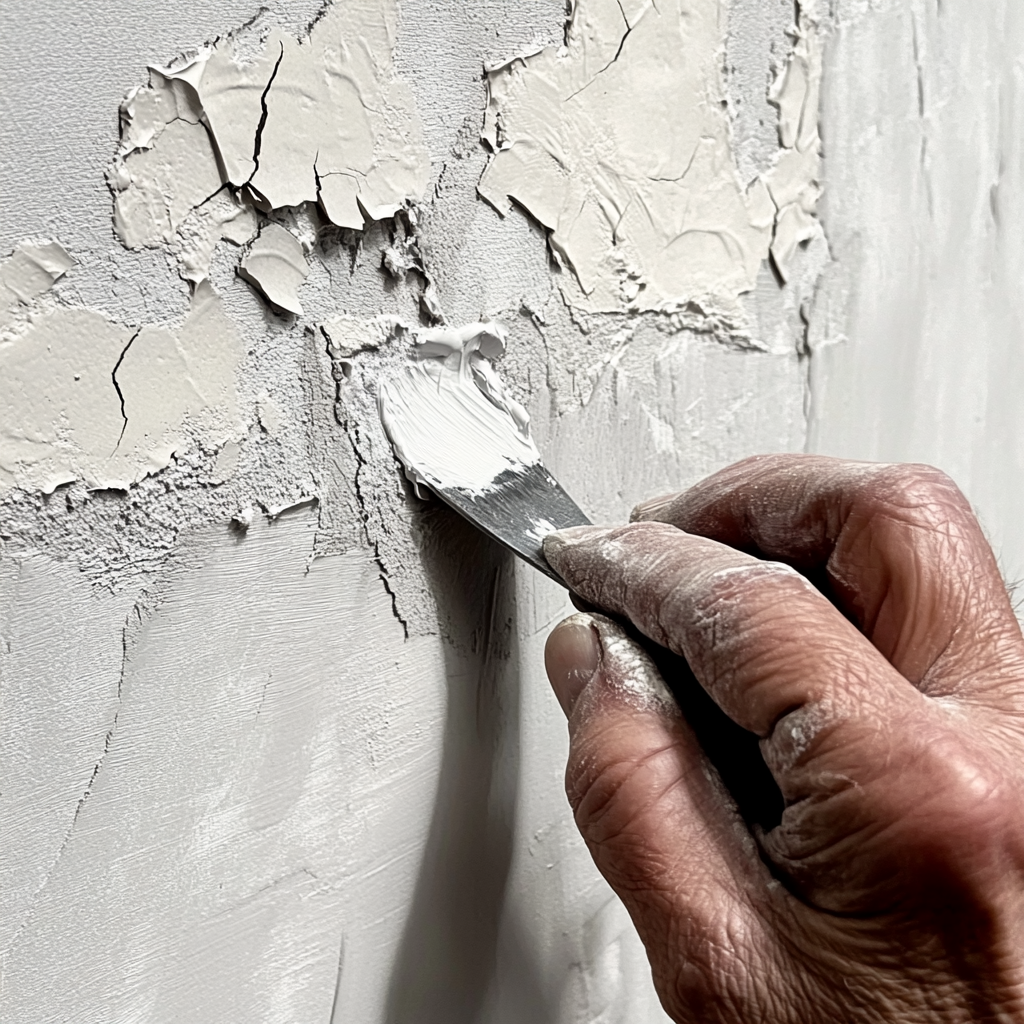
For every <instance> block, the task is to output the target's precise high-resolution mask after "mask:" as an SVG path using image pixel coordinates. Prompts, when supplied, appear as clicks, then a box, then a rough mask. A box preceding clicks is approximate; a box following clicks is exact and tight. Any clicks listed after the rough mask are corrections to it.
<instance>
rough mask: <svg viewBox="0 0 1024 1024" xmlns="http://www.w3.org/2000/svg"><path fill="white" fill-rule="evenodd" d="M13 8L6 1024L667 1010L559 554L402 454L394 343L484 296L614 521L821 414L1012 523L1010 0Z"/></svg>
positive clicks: (526, 388) (5, 350) (3, 451)
mask: <svg viewBox="0 0 1024 1024" xmlns="http://www.w3.org/2000/svg"><path fill="white" fill-rule="evenodd" d="M961 8H962V9H961ZM958 14H959V16H960V21H959V22H958V20H957V15H958ZM7 21H8V23H9V24H8V25H7V26H6V31H5V34H4V38H3V41H2V43H0V45H2V46H3V48H4V51H3V56H2V60H0V66H2V67H3V68H4V69H5V72H4V75H5V80H4V83H3V88H2V90H0V97H2V99H0V103H2V104H3V111H4V127H3V145H2V146H0V164H2V168H0V200H2V205H3V216H2V218H0V235H2V238H0V250H2V256H7V255H8V254H10V259H9V260H7V262H6V263H4V264H3V266H2V267H0V305H2V307H3V308H2V309H0V750H2V752H3V753H2V758H3V763H2V768H0V771H2V777H3V785H2V787H0V819H2V821H3V831H4V836H5V841H4V843H3V847H2V849H0V1019H3V1020H4V1021H7V1020H10V1021H12V1022H13V1021H22V1020H38V1021H46V1020H63V1019H73V1020H80V1021H107V1020H143V1021H164V1020H166V1021H177V1020H181V1019H188V1020H194V1021H210V1022H215V1021H216V1022H220V1021H225V1020H235V1019H247V1020H266V1021H281V1022H285V1021H288V1022H291V1021H298V1020H302V1021H305V1020H325V1021H326V1020H334V1021H335V1022H341V1021H360V1022H363V1021H366V1022H372V1021H382V1022H385V1021H386V1022H388V1024H401V1022H409V1024H412V1022H416V1024H433V1022H437V1024H458V1022H467V1024H468V1022H471V1021H481V1022H483V1021H486V1022H488V1024H492V1022H493V1024H498V1022H509V1024H512V1022H521V1021H524V1020H530V1021H537V1022H542V1021H551V1022H570V1021H597V1020H600V1021H607V1022H627V1021H628V1022H636V1021H647V1020H650V1021H655V1020H660V1019H663V1018H662V1015H661V1012H660V1010H659V1009H658V1007H657V1001H656V998H655V996H654V994H653V992H652V990H651V988H650V983H649V980H648V975H647V966H646V961H645V958H644V955H643V951H642V949H641V948H640V947H639V945H638V942H637V940H636V939H635V937H634V936H633V934H632V932H631V928H630V925H629V922H628V919H627V918H626V916H625V913H624V911H623V910H622V908H621V906H620V904H619V903H618V901H617V900H616V899H615V898H614V897H613V896H612V894H611V893H610V891H609V890H608V888H607V886H605V884H604V883H603V882H602V881H601V879H600V878H599V877H598V876H597V875H596V874H595V872H594V870H593V868H592V867H591V866H590V864H589V858H588V855H587V854H586V851H585V850H584V848H583V846H582V844H581V842H580V841H579V840H578V838H577V837H576V835H575V834H574V829H573V826H572V822H571V820H570V816H569V813H568V810H567V807H566V805H565V801H564V797H563V795H562V791H561V775H562V769H563V764H564V755H565V743H566V741H565V729H564V723H563V722H562V720H561V716H560V712H559V711H558V708H557V706H556V704H555V702H554V700H553V699H552V698H551V696H550V694H549V692H548V688H547V684H546V682H545V680H544V678H543V669H542V664H541V651H542V647H543V642H544V638H545V636H546V633H547V631H548V629H549V628H550V626H551V625H552V624H553V623H554V622H555V621H557V619H558V618H559V616H560V615H562V614H563V613H564V612H565V611H566V609H567V602H566V600H565V596H564V593H563V592H562V591H560V590H559V589H558V588H557V587H556V586H555V585H554V584H552V583H550V582H549V581H547V580H546V579H542V578H540V577H539V576H538V575H537V574H534V573H532V572H530V571H527V570H525V569H524V568H523V567H521V566H519V565H515V564H513V563H512V561H511V560H510V559H509V558H508V557H507V556H505V555H504V554H503V553H502V552H500V551H498V550H496V549H495V548H494V547H493V546H491V545H490V544H489V543H487V542H486V541H484V540H483V539H481V538H480V537H478V536H477V535H475V534H474V533H473V531H471V530H470V529H469V528H468V527H466V526H465V525H463V524H462V523H461V522H460V521H458V520H457V519H456V518H455V517H454V516H453V515H452V514H451V513H449V512H448V511H447V510H446V509H444V508H443V507H439V506H438V505H437V504H436V503H432V502H422V501H420V500H418V499H417V498H416V497H415V496H414V495H413V494H412V493H411V491H410V489H409V488H408V486H407V485H406V484H405V483H404V481H403V480H402V478H401V476H400V474H399V473H398V471H397V469H396V466H395V463H394V460H393V459H392V457H391V453H390V451H389V450H388V448H387V445H386V442H385V441H384V438H383V436H382V434H381V431H380V428H379V424H378V422H377V419H376V412H375V405H374V389H375V383H376V380H377V378H378V376H379V374H380V373H382V372H384V371H386V369H387V367H388V366H389V365H392V364H393V362H394V361H395V360H396V359H399V358H402V357H403V352H404V347H405V346H406V345H407V344H408V336H409V332H410V331H414V330H415V329H416V328H417V326H419V325H427V324H431V323H437V322H447V323H450V324H454V325H458V324H461V323H465V322H468V321H472V320H476V319H479V318H481V317H494V318H498V319H500V320H502V321H503V322H504V323H505V324H506V325H507V326H508V328H509V334H510V342H509V351H508V354H507V356H506V357H505V359H504V360H503V362H502V364H501V371H502V374H503V376H504V378H505V380H506V381H507V382H508V384H509V385H510V387H511V388H512V389H513V390H514V391H515V393H516V395H517V396H518V397H519V398H520V399H521V400H522V401H523V402H524V403H525V404H526V405H527V407H528V408H529V410H530V412H531V414H532V417H533V432H534V436H535V438H536V440H537V443H538V445H539V447H540V449H541V451H542V452H543V453H544V456H545V459H546V461H547V462H548V464H549V465H550V467H551V468H552V470H553V471H554V472H555V473H556V475H558V476H559V477H560V478H561V479H562V480H563V482H564V483H565V485H566V487H567V489H568V490H569V491H570V492H571V493H572V494H573V495H574V496H575V497H576V498H577V499H578V501H579V502H580V504H581V505H582V506H583V507H584V508H586V509H588V510H589V511H591V512H592V514H593V515H594V517H595V518H597V519H599V520H601V519H605V520H611V519H621V518H622V517H623V516H625V514H626V513H627V510H628V508H629V507H630V505H631V504H632V503H633V502H635V501H636V500H638V499H640V498H642V497H644V496H646V495H649V494H651V493H655V492H658V491H664V490H668V489H674V488H677V487H681V486H685V485H686V484H688V483H690V482H692V481H694V480H696V479H697V478H699V477H700V476H702V475H704V474H706V473H708V472H710V471H712V470H714V469H715V468H718V467H719V466H721V465H724V464H726V463H728V462H730V461H732V460H734V459H736V458H739V457H741V456H743V455H746V454H750V453H752V452H757V451H772V450H798V449H801V448H803V447H804V446H805V445H806V444H807V443H808V441H807V429H808V427H807V418H806V409H807V408H808V407H810V408H811V409H812V413H813V424H812V426H813V431H812V438H811V443H812V444H813V445H815V446H818V447H819V448H824V449H826V450H842V451H854V452H856V453H862V454H866V455H875V454H882V455H889V454H897V455H901V456H902V455H905V454H915V455H917V454H919V453H922V454H925V455H928V456H930V455H931V453H932V452H933V451H936V450H937V449H935V448H934V447H929V446H930V445H932V444H933V441H934V438H935V437H942V438H944V440H943V442H942V443H943V445H944V447H942V448H941V450H940V451H939V455H940V456H941V459H942V460H943V461H944V462H945V464H946V465H947V466H948V467H949V468H952V469H953V470H954V471H956V472H957V473H958V474H959V475H960V476H961V478H962V479H963V477H964V474H967V475H968V476H969V480H964V482H965V483H970V484H971V486H972V487H974V488H976V491H977V493H978V495H979V496H980V500H981V501H982V503H983V505H984V509H985V511H986V513H987V514H988V518H989V521H990V522H991V523H994V524H995V529H996V531H997V532H998V531H1000V530H1002V529H1003V528H1004V525H1005V524H1006V523H1008V522H1009V518H1008V517H1007V516H1006V514H1005V513H1006V510H1007V509H1008V508H1009V507H1010V506H1009V505H1008V504H1005V503H1003V504H1000V501H1001V500H1002V499H1003V498H1004V497H1005V496H1006V495H1007V494H1009V492H1010V485H1009V484H1006V483H1005V482H1003V481H1001V480H1000V479H998V478H996V477H994V476H993V474H992V465H993V462H992V457H991V455H990V454H989V453H988V452H986V450H985V449H984V448H983V447H982V445H983V444H985V443H995V442H994V441H993V440H992V439H993V438H994V439H996V440H997V441H999V443H1002V444H1005V443H1006V438H1007V436H1008V434H1007V432H1008V431H1009V430H1010V429H1011V427H1012V417H1013V416H1015V415H1019V413H1016V412H1015V411H1014V410H1015V407H1014V406H1013V405H1011V404H1009V402H1008V401H1007V396H1008V395H1009V394H1010V393H1011V382H1012V379H1013V378H1012V373H1011V369H1012V366H1013V365H1015V364H1013V360H1014V358H1016V357H1015V356H1014V355H1013V351H1015V350H1013V349H1011V347H1010V344H1009V342H1010V340H1011V339H1012V338H1013V337H1014V334H1013V332H1014V331H1016V330H1017V329H1018V328H1019V323H1018V322H1016V321H1014V319H1013V317H1014V315H1015V314H1014V309H1015V307H1014V303H1015V302H1019V299H1018V298H1017V297H1016V296H1017V293H1016V292H1015V291H1013V290H1012V288H1011V280H1012V278H1011V277H1010V276H1009V275H1010V273H1011V271H1013V268H1014V267H1016V266H1018V265H1019V264H1018V263H1014V262H1013V260H1014V259H1015V258H1017V257H1016V256H1015V255H1014V254H1015V252H1016V250H1015V249H1014V246H1017V248H1019V242H1018V241H1015V239H1019V238H1020V237H1021V232H1020V230H1019V228H1020V226H1021V225H1020V204H1019V202H1017V203H1016V205H1014V204H1015V199H1014V195H1015V188H1014V185H1013V182H1014V181H1019V179H1020V174H1021V165H1020V151H1019V143H1018V142H1017V141H1016V136H1015V133H1014V131H1013V125H1014V124H1015V121H1016V118H1015V111H1016V110H1017V109H1018V108H1019V105H1020V97H1021V91H1020V90H1021V82H1020V66H1019V63H1014V59H1015V58H1014V57H1013V54H1015V53H1019V52H1020V47H1019V46H1017V48H1016V50H1015V49H1014V44H1013V41H1014V40H1019V39H1020V18H1019V17H1018V16H1017V15H1016V14H1015V12H1014V8H1013V7H1012V4H1009V3H1007V4H995V5H992V6H991V7H990V8H987V9H986V13H985V14H984V16H982V15H981V14H979V13H978V12H977V10H975V9H971V10H968V9H967V8H966V5H965V4H959V5H958V4H950V3H948V2H947V3H943V4H942V5H941V6H936V5H935V4H933V3H930V2H928V3H926V2H925V0H921V2H920V3H914V4H910V5H903V6H900V5H896V4H892V3H888V2H885V0H878V2H874V3H869V2H867V0H839V2H837V3H834V4H832V5H826V4H825V3H822V2H818V3H814V2H811V0H806V2H803V3H800V4H796V5H794V3H792V2H790V0H787V2H782V0H732V2H731V3H727V2H726V0H690V2H689V3H683V2H682V0H676V2H670V0H660V2H659V3H658V4H650V3H644V2H636V3H622V4H619V3H614V2H613V3H607V2H604V0H577V2H576V3H575V4H574V5H573V6H572V10H571V12H570V17H569V19H568V21H567V19H566V15H565V10H564V8H563V5H562V4H561V3H560V2H557V0H528V2H517V3H509V2H504V0H484V2H482V3H479V4H476V5H473V6H471V7H470V6H466V5H461V4H455V3H452V2H451V0H404V2H403V3H400V4H398V5H396V4H395V3H394V2H393V0H336V3H335V4H334V5H333V6H332V5H327V6H326V7H324V8H323V9H321V8H320V6H319V4H318V3H317V2H302V3H291V4H287V5H286V4H284V3H270V4H268V5H267V6H266V7H265V8H260V7H258V6H257V5H256V4H247V3H243V2H241V0H221V2H217V3H212V4H204V5H201V7H195V5H188V4H184V3H182V2H180V0H178V2H173V3H166V2H162V3H159V4H158V3H155V2H152V0H129V2H128V3H127V4H121V5H119V6H118V7H116V8H103V7H97V6H96V5H89V4H85V3H83V2H80V0H75V2H73V3H68V2H67V0H65V2H63V3H60V4H58V3H55V2H53V0H42V2H41V3H38V4H35V5H33V6H32V8H31V10H30V11H27V12H24V13H19V14H18V15H17V16H12V17H9V18H8V19H7ZM961 23H962V26H963V27H961ZM1014 33H1016V35H1015V34H1014ZM148 68H152V70H147V69H148ZM951 68H952V69H955V70H956V72H957V74H956V76H955V78H952V77H950V69H951ZM822 70H823V76H824V77H823V79H822V85H823V91H822V97H823V99H822V105H821V111H822V119H821V122H820V137H819V117H818V111H819V99H818V96H819V93H818V87H819V79H818V75H819V72H820V71H822ZM908 126H909V127H908ZM966 133H969V134H966ZM821 139H823V140H824V144H823V145H822V142H821ZM974 149H976V150H977V153H976V159H977V161H978V163H977V164H976V165H975V164H972V163H970V161H968V160H967V159H965V157H964V151H965V150H972V151H973V150H974ZM822 154H824V173H822V168H821V165H820V163H819V161H820V160H821V157H822ZM965 176H966V177H965ZM1015 176H1016V177H1015ZM823 181H824V183H825V186H826V187H825V191H824V195H823V196H822V195H821V194H820V193H821V188H820V186H821V183H822V182H823ZM965 183H966V185H970V188H968V187H966V185H965ZM1016 191H1019V189H1017V190H1016ZM819 215H821V216H822V217H823V219H824V223H825V225H826V228H827V232H828V238H827V240H826V234H825V232H823V231H822V227H821V224H820V223H819V220H818V217H819ZM1014 218H1016V220H1014ZM982 228H983V229H984V230H982ZM940 243H941V244H940ZM958 247H961V248H962V250H963V251H962V252H961V249H960V248H958ZM1018 255H1019V254H1018ZM961 265H969V266H970V272H969V273H964V274H963V275H962V276H958V271H959V270H960V269H962V266H961ZM910 285H913V288H911V287H909V286H910ZM986 289H988V290H987V291H986ZM988 297H991V298H992V301H988ZM1016 308H1017V309H1019V306H1017V307H1016ZM982 324H984V325H985V329H984V330H981V326H980V325H982ZM958 325H963V332H966V333H967V334H971V335H972V338H971V339H970V341H969V342H968V340H965V337H964V333H962V331H961V327H960V326H958ZM982 334H983V335H984V337H983V338H981V337H978V338H975V337H973V335H982ZM1017 351H1019V349H1018V350H1017ZM962 365H967V366H968V367H970V369H971V374H972V376H970V377H969V378H968V379H966V381H965V378H964V377H963V374H962V373H961V367H962ZM889 367H892V368H893V370H892V372H891V373H890V371H889ZM897 368H898V370H899V373H900V374H902V376H896V370H897ZM1018 369H1019V368H1018ZM965 389H967V392H969V394H970V396H971V397H970V402H971V403H973V404H970V405H965V404H964V402H966V399H964V401H961V395H963V394H965V393H967V392H965ZM936 396H938V397H936ZM1000 402H1001V403H1002V404H1000ZM949 410H954V411H955V412H956V414H957V415H959V416H962V418H963V423H962V425H958V427H957V429H956V430H953V429H952V428H951V429H950V431H949V433H948V434H942V432H941V431H939V430H938V429H937V427H936V425H937V424H938V425H942V426H943V429H945V424H947V423H950V422H957V423H958V424H959V422H960V421H954V420H951V419H949V417H950V416H951V415H952V414H951V413H950V412H949ZM865 425H866V426H867V427H868V428H869V429H868V430H867V431H866V432H865V431H864V429H863V428H864V426H865ZM908 425H909V426H910V427H912V428H913V429H914V430H917V431H918V433H917V434H914V433H913V432H909V433H908V430H907V427H908ZM986 431H987V432H988V433H986ZM914 438H918V439H919V440H920V439H923V441H921V443H919V442H918V441H917V440H913V439H914ZM1009 475H1010V474H1009V473H1007V474H1006V476H1007V478H1008V477H1009ZM1016 486H1019V485H1016ZM1000 488H1002V490H1001V489H1000ZM972 493H974V492H972ZM986 502H987V504H986ZM1000 515H1003V516H1004V518H1003V519H1001V520H1000V519H999V516H1000ZM999 536H1000V538H1002V537H1003V536H1004V534H1002V533H999ZM1008 550H1009V549H1008ZM1014 557H1017V556H1014Z"/></svg>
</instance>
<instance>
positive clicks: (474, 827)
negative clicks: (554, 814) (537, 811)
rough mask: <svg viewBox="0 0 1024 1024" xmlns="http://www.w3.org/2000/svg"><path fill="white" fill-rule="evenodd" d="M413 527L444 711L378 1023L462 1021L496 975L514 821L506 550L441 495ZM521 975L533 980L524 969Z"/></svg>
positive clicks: (510, 590) (515, 715)
mask: <svg viewBox="0 0 1024 1024" xmlns="http://www.w3.org/2000/svg"><path fill="white" fill-rule="evenodd" d="M419 526H420V531H419V538H418V540H419V546H420V554H421V557H422V559H423V564H424V568H425V571H426V574H427V577H428V579H429V580H430V582H431V587H432V590H433V593H434V598H435V600H436V602H437V609H438V617H439V625H440V629H441V634H442V637H443V638H444V645H445V669H446V676H447V681H448V708H447V717H446V722H445V730H444V740H443V742H444V748H443V753H442V759H441V768H440V774H439V778H438V788H437V797H436V801H435V805H434V814H433V818H432V821H431V825H430V833H429V836H428V839H427V844H426V848H425V851H424V856H423V863H422V865H421V867H420V875H419V879H418V881H417V884H416V891H415V895H414V897H413V902H412V909H411V911H410V914H409V919H408V921H407V923H406V928H405V933H404V935H403V938H402V943H401V946H400V948H399V951H398V956H397V959H396V962H395V967H394V970H393V973H392V976H391V983H390V987H389V992H388V1004H387V1011H386V1014H385V1020H386V1021H387V1024H473V1022H474V1021H477V1020H479V1019H480V1018H481V1016H482V1013H483V1011H484V1006H485V1002H486V1000H487V996H488V990H489V987H490V985H491V982H492V979H493V977H494V973H495V966H496V962H497V949H498V937H499V929H500V927H501V921H502V912H503V903H504V897H505V886H506V882H507V879H508V873H509V867H510V863H511V858H512V835H513V829H514V825H515V810H516V793H517V786H518V775H519V759H520V728H519V658H518V651H517V649H516V643H515V638H516V620H515V588H514V578H513V571H512V556H511V555H509V554H508V553H507V552H505V551H504V550H503V549H502V548H500V547H499V546H498V545H497V544H495V543H494V542H492V541H490V540H488V539H487V538H486V537H484V535H483V534H481V533H480V532H479V531H477V530H476V529H474V528H473V527H472V526H470V525H469V524H468V523H466V522H465V521H464V520H463V519H462V518H461V517H460V516H458V515H456V514H455V513H454V512H452V511H451V510H450V509H448V508H447V506H444V505H442V504H441V503H440V502H437V503H434V504H431V505H430V506H428V507H426V508H425V509H424V511H423V512H422V514H421V516H420V517H419ZM505 952H506V953H507V951H505ZM522 981H523V982H526V983H527V987H529V988H534V986H533V985H530V984H529V977H528V976H527V978H524V979H522ZM530 1002H531V1003H532V1004H534V1007H535V1010H536V1013H535V1015H533V1016H532V1018H531V1019H532V1020H534V1021H536V1022H538V1024H543V1021H545V1020H547V1019H549V1018H550V1016H551V1013H550V1011H548V1010H546V1009H545V1008H544V1007H543V1002H544V1000H543V998H542V997H541V995H540V986H539V984H538V985H537V986H536V998H534V999H531V1000H530ZM336 1024H337V1022H336Z"/></svg>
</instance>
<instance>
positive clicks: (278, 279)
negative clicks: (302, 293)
mask: <svg viewBox="0 0 1024 1024" xmlns="http://www.w3.org/2000/svg"><path fill="white" fill-rule="evenodd" d="M238 272H239V274H240V275H241V276H242V277H244V278H245V280H246V281H248V282H249V283H250V284H252V285H255V287H257V288H258V289H259V290H260V291H261V292H262V293H263V295H264V296H265V297H266V299H267V301H268V302H270V303H272V304H273V305H275V306H278V307H279V308H281V309H283V310H286V311H287V312H289V313H295V314H297V315H299V316H301V315H302V303H300V302H299V296H298V290H299V287H300V285H301V284H302V282H303V281H305V280H306V278H307V277H308V276H309V264H308V263H307V262H306V257H305V255H304V253H303V251H302V243H301V242H300V241H299V240H298V239H297V238H296V237H295V236H294V235H293V234H292V233H291V232H290V231H288V230H287V229H285V228H283V227H281V225H280V224H267V225H266V226H265V227H264V228H263V230H262V231H261V232H260V233H259V237H258V238H257V239H256V241H255V242H253V243H252V245H251V246H250V247H249V251H248V252H247V253H246V254H245V256H244V257H243V258H242V263H241V265H240V266H239V268H238Z"/></svg>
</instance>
